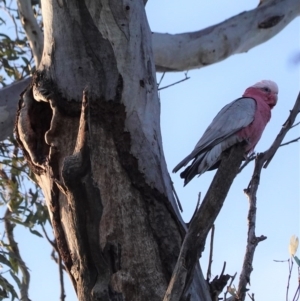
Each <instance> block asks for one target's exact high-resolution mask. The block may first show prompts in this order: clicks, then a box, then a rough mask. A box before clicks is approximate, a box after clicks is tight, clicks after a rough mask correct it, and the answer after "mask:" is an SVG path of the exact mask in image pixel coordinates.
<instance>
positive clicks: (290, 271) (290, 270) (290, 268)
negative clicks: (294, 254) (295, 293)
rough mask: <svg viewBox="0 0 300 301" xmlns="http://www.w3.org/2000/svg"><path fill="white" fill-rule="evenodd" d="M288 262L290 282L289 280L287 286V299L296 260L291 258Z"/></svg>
mask: <svg viewBox="0 0 300 301" xmlns="http://www.w3.org/2000/svg"><path fill="white" fill-rule="evenodd" d="M288 263H289V276H288V282H287V286H286V295H285V296H286V301H289V289H290V281H291V276H292V270H293V265H294V262H293V260H291V259H289V261H288Z"/></svg>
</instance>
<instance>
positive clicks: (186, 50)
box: [152, 0, 300, 72]
mask: <svg viewBox="0 0 300 301" xmlns="http://www.w3.org/2000/svg"><path fill="white" fill-rule="evenodd" d="M299 15H300V5H299V0H272V1H267V2H266V3H265V4H263V5H260V6H258V7H257V8H255V9H253V10H250V11H246V12H243V13H241V14H238V15H236V16H234V17H232V18H230V19H228V20H226V21H224V22H222V23H219V24H216V25H213V26H211V27H208V28H205V29H202V30H199V31H196V32H187V33H182V34H167V33H165V34H162V33H153V37H152V39H153V40H152V41H153V52H154V60H155V65H156V70H157V71H159V72H170V71H185V70H190V69H196V68H201V67H204V66H207V65H211V64H214V63H216V62H219V61H222V60H224V59H226V58H228V57H230V56H231V55H233V54H237V53H243V52H247V51H248V50H249V49H251V48H253V47H255V46H257V45H259V44H261V43H263V42H266V41H268V40H269V39H271V38H272V37H274V36H275V35H276V34H277V33H279V32H280V31H281V30H282V29H283V28H284V27H285V26H286V25H288V24H289V23H290V22H291V21H292V20H293V19H294V18H296V17H297V16H299Z"/></svg>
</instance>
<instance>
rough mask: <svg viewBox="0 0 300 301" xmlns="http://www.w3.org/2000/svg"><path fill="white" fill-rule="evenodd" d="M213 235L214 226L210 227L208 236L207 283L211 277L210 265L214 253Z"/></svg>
mask: <svg viewBox="0 0 300 301" xmlns="http://www.w3.org/2000/svg"><path fill="white" fill-rule="evenodd" d="M214 235H215V225H212V227H211V235H210V249H209V260H208V268H207V273H206V280H207V281H209V280H210V277H211V265H212V262H213V259H212V258H213V252H214V250H213V249H214Z"/></svg>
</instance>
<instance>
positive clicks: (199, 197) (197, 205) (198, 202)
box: [187, 191, 201, 225]
mask: <svg viewBox="0 0 300 301" xmlns="http://www.w3.org/2000/svg"><path fill="white" fill-rule="evenodd" d="M200 202H201V191H200V192H199V193H198V200H197V204H196V207H195V211H194V213H193V215H192V218H191V219H190V221H189V222H188V223H187V225H189V224H190V223H191V222H192V220H193V219H194V218H195V215H196V213H197V212H198V209H199V206H200Z"/></svg>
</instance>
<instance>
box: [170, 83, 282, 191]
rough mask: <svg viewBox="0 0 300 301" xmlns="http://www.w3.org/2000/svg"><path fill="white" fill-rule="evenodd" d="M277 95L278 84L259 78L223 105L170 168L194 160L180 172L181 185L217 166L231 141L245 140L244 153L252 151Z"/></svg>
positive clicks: (268, 118) (176, 169)
mask: <svg viewBox="0 0 300 301" xmlns="http://www.w3.org/2000/svg"><path fill="white" fill-rule="evenodd" d="M277 95H278V86H277V84H276V83H274V82H273V81H270V80H262V81H260V82H258V83H256V84H255V85H253V86H251V87H249V88H247V89H246V91H245V92H244V94H243V96H242V97H241V98H238V99H236V100H234V101H233V102H231V103H229V104H228V105H226V106H225V107H224V108H223V109H222V110H221V111H220V112H219V113H218V114H217V116H216V117H215V118H214V119H213V121H212V123H211V124H210V125H209V127H208V128H207V129H206V131H205V132H204V134H203V136H202V137H201V138H200V140H199V142H198V143H197V144H196V146H195V148H194V150H193V151H192V152H191V153H190V154H189V155H188V156H187V157H186V158H184V159H183V160H182V161H181V162H180V163H179V164H178V165H177V166H176V167H175V168H174V169H173V172H177V171H178V170H179V169H180V168H182V167H184V166H186V165H187V164H188V163H189V162H190V161H191V160H193V162H192V163H191V165H189V166H188V167H187V168H186V169H185V170H184V171H183V172H182V173H181V174H180V177H181V178H183V179H184V186H185V185H186V184H187V183H188V182H189V181H191V180H192V179H193V178H194V177H195V176H196V175H197V174H198V175H201V174H203V173H204V172H206V171H207V170H212V169H215V168H217V167H218V166H219V163H220V159H221V155H222V152H224V151H225V150H227V149H228V148H230V147H231V146H233V145H234V144H237V143H240V142H242V141H245V142H246V143H245V154H248V153H251V152H253V150H254V147H255V146H256V144H257V142H258V141H259V139H260V137H261V135H262V132H263V130H264V129H265V126H266V124H267V123H268V122H269V120H270V118H271V110H272V108H273V107H274V106H275V105H276V103H277Z"/></svg>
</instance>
